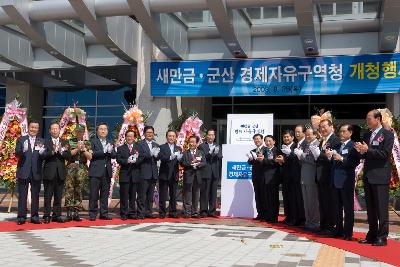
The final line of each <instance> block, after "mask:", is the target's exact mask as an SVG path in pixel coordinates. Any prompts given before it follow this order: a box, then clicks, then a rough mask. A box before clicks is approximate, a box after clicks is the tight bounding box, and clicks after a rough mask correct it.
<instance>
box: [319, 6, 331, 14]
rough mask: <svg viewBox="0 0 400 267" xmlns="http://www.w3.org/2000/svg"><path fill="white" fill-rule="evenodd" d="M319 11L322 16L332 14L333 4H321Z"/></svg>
mask: <svg viewBox="0 0 400 267" xmlns="http://www.w3.org/2000/svg"><path fill="white" fill-rule="evenodd" d="M320 11H321V15H322V16H332V15H333V4H321V5H320Z"/></svg>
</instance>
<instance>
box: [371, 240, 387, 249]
mask: <svg viewBox="0 0 400 267" xmlns="http://www.w3.org/2000/svg"><path fill="white" fill-rule="evenodd" d="M372 245H373V246H374V247H383V246H387V240H386V238H378V239H377V240H376V241H375V242H374V243H372Z"/></svg>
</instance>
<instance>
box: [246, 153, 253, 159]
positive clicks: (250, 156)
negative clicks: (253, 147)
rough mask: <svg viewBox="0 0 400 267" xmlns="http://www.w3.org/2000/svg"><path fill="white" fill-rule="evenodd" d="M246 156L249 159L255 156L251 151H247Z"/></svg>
mask: <svg viewBox="0 0 400 267" xmlns="http://www.w3.org/2000/svg"><path fill="white" fill-rule="evenodd" d="M246 156H247V158H248V159H249V160H254V157H253V155H252V154H251V153H247V154H246Z"/></svg>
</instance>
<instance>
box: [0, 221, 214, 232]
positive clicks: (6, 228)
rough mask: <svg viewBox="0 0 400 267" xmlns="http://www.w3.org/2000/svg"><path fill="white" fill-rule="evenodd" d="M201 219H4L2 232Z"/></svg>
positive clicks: (0, 223) (0, 229)
mask: <svg viewBox="0 0 400 267" xmlns="http://www.w3.org/2000/svg"><path fill="white" fill-rule="evenodd" d="M208 219H211V218H202V219H201V220H208ZM197 220H199V219H185V218H177V219H173V218H165V219H158V218H157V219H144V220H126V221H123V220H121V219H119V218H113V219H112V220H110V221H107V220H99V219H97V220H96V221H89V220H88V219H83V220H82V221H81V222H66V223H56V222H52V223H49V224H44V223H42V224H32V223H29V219H28V220H26V223H25V224H23V225H17V222H16V221H3V222H0V232H16V231H29V230H44V229H57V228H69V227H89V226H104V225H121V224H140V223H161V222H172V223H174V222H175V223H176V222H187V221H189V222H190V221H197Z"/></svg>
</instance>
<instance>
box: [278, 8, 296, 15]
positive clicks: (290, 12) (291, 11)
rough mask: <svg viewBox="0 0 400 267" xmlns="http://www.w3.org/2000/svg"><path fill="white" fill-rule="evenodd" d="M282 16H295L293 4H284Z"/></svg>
mask: <svg viewBox="0 0 400 267" xmlns="http://www.w3.org/2000/svg"><path fill="white" fill-rule="evenodd" d="M281 16H282V18H289V17H295V16H296V14H295V12H294V7H293V6H282V7H281Z"/></svg>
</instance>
